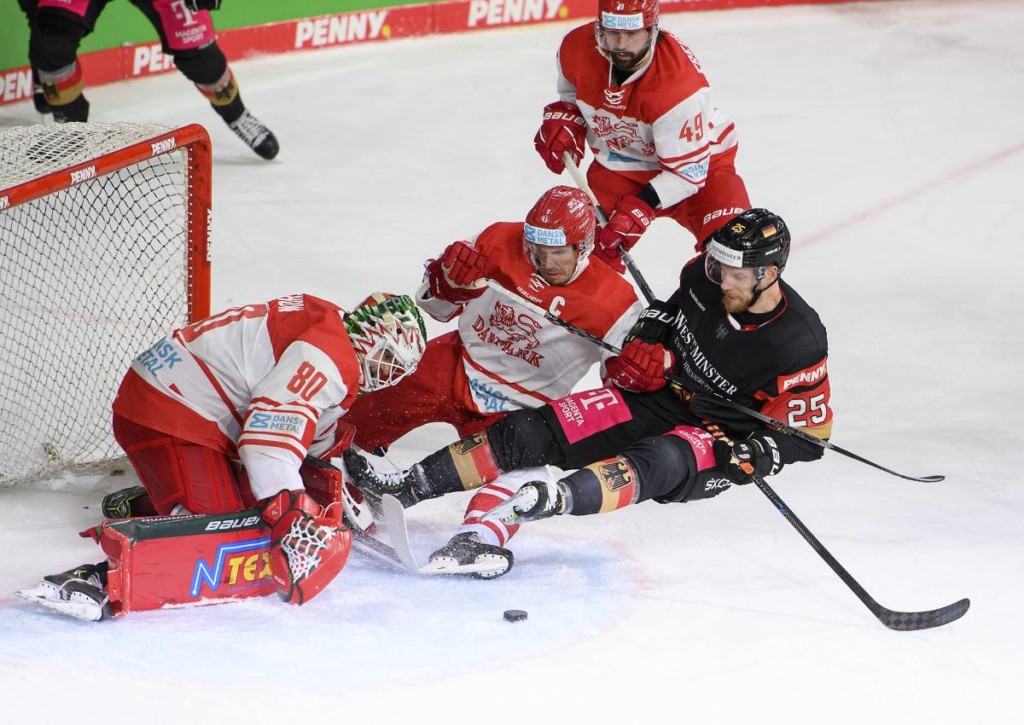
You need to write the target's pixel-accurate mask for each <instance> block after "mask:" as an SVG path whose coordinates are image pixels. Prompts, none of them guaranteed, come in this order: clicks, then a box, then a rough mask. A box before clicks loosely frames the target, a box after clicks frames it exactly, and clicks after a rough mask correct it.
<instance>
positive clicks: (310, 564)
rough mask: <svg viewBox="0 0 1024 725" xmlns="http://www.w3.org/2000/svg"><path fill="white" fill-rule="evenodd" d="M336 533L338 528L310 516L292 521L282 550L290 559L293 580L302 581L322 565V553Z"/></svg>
mask: <svg viewBox="0 0 1024 725" xmlns="http://www.w3.org/2000/svg"><path fill="white" fill-rule="evenodd" d="M335 534H337V529H335V528H333V527H330V526H321V525H320V524H318V523H316V522H315V521H313V519H312V518H310V517H309V516H299V517H298V518H297V519H296V520H295V521H293V522H292V527H291V529H290V530H289V531H288V533H287V534H286V535H285V536H284V537H283V538H282V539H281V550H282V551H283V552H284V555H285V558H286V559H287V560H288V571H289V572H290V573H291V575H292V581H293V582H299V581H302V580H303V579H305V578H306V577H307V576H309V574H310V572H312V571H313V570H314V569H316V567H317V566H319V565H320V562H321V561H322V556H321V555H322V554H323V552H324V551H326V550H327V547H328V545H329V544H330V542H331V540H332V539H333V538H334V536H335Z"/></svg>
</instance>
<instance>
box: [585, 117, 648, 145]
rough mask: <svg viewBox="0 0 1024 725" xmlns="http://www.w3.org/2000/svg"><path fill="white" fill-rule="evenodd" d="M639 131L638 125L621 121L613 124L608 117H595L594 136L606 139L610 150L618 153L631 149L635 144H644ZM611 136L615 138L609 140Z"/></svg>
mask: <svg viewBox="0 0 1024 725" xmlns="http://www.w3.org/2000/svg"><path fill="white" fill-rule="evenodd" d="M637 129H638V125H637V124H636V123H631V122H629V121H621V120H620V121H616V122H615V123H612V120H611V119H610V118H608V117H607V116H601V115H595V116H594V135H595V136H597V137H598V138H600V139H604V142H605V144H607V145H608V148H611V149H615V150H616V151H621V150H622V149H624V148H629V147H630V146H633V145H634V144H642V143H643V139H641V138H640V132H639V131H638V130H637ZM610 136H614V138H609V137H610Z"/></svg>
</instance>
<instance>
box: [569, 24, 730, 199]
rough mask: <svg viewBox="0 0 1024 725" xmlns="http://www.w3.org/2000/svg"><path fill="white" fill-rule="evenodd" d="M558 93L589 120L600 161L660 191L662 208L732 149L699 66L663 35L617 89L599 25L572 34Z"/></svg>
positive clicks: (695, 185) (692, 189) (691, 189)
mask: <svg viewBox="0 0 1024 725" xmlns="http://www.w3.org/2000/svg"><path fill="white" fill-rule="evenodd" d="M558 68H559V77H558V93H559V96H560V97H561V99H562V100H563V101H566V102H569V103H575V104H576V105H577V106H578V107H579V109H580V112H581V113H582V114H583V116H584V118H585V119H586V121H587V143H588V144H589V145H590V148H591V149H592V150H593V152H594V157H595V159H596V161H597V163H599V164H601V166H604V167H605V168H607V169H609V170H611V171H614V172H616V173H619V174H622V175H623V176H626V177H628V178H630V179H632V180H634V181H636V182H639V183H641V184H643V183H650V184H651V186H653V187H654V190H655V191H657V192H658V198H659V199H660V200H661V206H662V208H667V207H670V206H673V205H675V204H678V203H679V202H680V201H682V200H683V199H686V198H687V197H689V196H692V195H693V194H695V193H696V192H697V191H698V190H699V189H701V187H703V186H704V182H705V181H706V180H707V177H708V171H709V169H710V168H711V166H712V164H714V162H715V159H716V157H718V156H719V155H721V154H724V153H726V152H728V151H731V150H732V149H734V148H735V147H736V145H737V142H738V139H737V136H736V132H735V127H734V124H733V123H732V121H730V120H729V119H728V118H726V117H725V115H724V114H722V112H721V111H719V110H718V108H717V107H715V105H714V104H713V103H712V100H711V89H710V87H709V86H708V82H707V79H706V78H705V77H704V73H703V71H702V70H701V66H700V63H699V62H698V61H697V58H696V57H695V56H694V55H693V53H692V52H691V51H690V49H689V48H688V47H686V45H684V44H683V43H682V41H680V40H679V39H678V38H676V37H675V36H674V35H672V34H671V33H667V32H664V31H659V33H658V38H657V42H655V44H654V52H653V57H652V59H651V61H650V62H649V63H646V64H643V65H641V67H640V68H639V69H638V70H636V71H634V72H633V74H632V75H630V76H629V78H627V79H626V80H625V82H623V84H622V85H621V86H618V85H616V83H615V78H614V70H613V67H612V65H611V64H610V63H609V62H608V60H607V59H606V58H605V57H604V56H602V55H601V52H600V51H599V50H598V46H597V41H596V39H595V37H594V24H593V23H588V24H586V25H582V26H580V27H578V28H575V29H574V30H572V31H570V32H569V33H568V34H567V35H566V36H565V38H563V40H562V44H561V46H560V47H559V50H558Z"/></svg>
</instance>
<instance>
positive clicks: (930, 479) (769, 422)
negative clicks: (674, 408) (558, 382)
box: [487, 279, 946, 483]
mask: <svg viewBox="0 0 1024 725" xmlns="http://www.w3.org/2000/svg"><path fill="white" fill-rule="evenodd" d="M487 286H488V287H490V288H491V289H493V290H494V291H495V292H497V293H498V294H502V295H505V296H506V297H508V298H509V299H512V300H515V301H516V302H517V303H518V304H521V305H522V306H523V307H526V308H527V309H529V310H531V311H532V312H534V313H535V314H538V315H540V316H542V317H543V318H544V319H546V320H548V321H550V322H552V323H554V324H556V325H558V326H559V327H562V328H565V329H566V330H568V331H569V332H571V333H572V334H574V335H578V336H579V337H582V338H583V339H585V340H589V341H590V342H592V343H594V344H595V345H597V346H598V347H602V348H604V349H605V350H608V351H609V352H612V353H615V354H616V355H619V354H621V353H622V350H620V349H619V348H617V347H616V346H615V345H611V344H609V343H607V342H605V341H604V340H602V339H601V338H599V337H595V336H594V335H591V334H590V333H589V332H587V331H586V330H583V329H581V328H579V327H577V326H576V325H574V324H572V323H571V322H567V321H566V320H563V319H562V318H561V317H558V316H557V315H554V314H552V313H550V312H548V311H547V310H545V309H543V308H542V307H540V306H538V305H536V304H534V303H533V302H531V301H530V300H528V299H526V298H524V297H520V296H519V295H517V294H513V293H512V292H510V291H509V290H507V289H505V288H504V287H502V286H501V285H500V284H498V283H497V282H495V281H494V280H492V279H488V280H487ZM665 379H666V380H668V381H669V382H672V383H678V384H679V385H682V386H684V387H687V386H688V384H689V381H687V380H686V379H685V378H682V377H679V376H678V375H673V374H672V373H669V372H666V373H665ZM712 395H714V398H715V400H717V401H718V402H720V403H721V404H722V405H725V406H726V407H728V408H732V409H733V410H737V411H739V412H741V413H744V414H745V415H749V416H750V417H751V418H754V419H755V420H758V421H760V422H762V423H764V424H765V425H766V426H768V427H769V428H771V429H772V430H774V431H776V432H778V433H781V434H783V435H787V436H792V437H794V438H799V439H800V440H802V441H805V442H807V443H810V444H811V445H815V446H818V447H819V448H824V449H825V450H829V451H835V452H836V453H839V454H840V455H843V456H846V457H847V458H852V459H853V460H855V461H860V462H861V463H863V464H865V465H868V466H871V467H872V468H877V469H878V470H880V471H885V472H886V473H888V474H890V475H893V476H896V477H898V478H903V479H906V480H907V481H917V482H918V483H938V482H939V481H944V480H945V479H946V477H945V476H941V475H933V476H908V475H906V474H903V473H899V472H898V471H894V470H892V469H891V468H886V467H885V466H883V465H880V464H878V463H875V462H874V461H870V460H868V459H867V458H863V457H862V456H858V455H857V454H856V453H853V452H852V451H848V450H846V449H845V448H840V447H839V446H837V445H836V444H835V443H832V442H831V441H827V440H824V439H822V438H818V437H817V436H813V435H811V434H810V433H808V432H806V431H802V430H800V429H799V428H794V427H793V426H791V425H786V424H785V423H783V422H782V421H779V420H775V419H774V418H769V417H768V416H766V415H765V414H764V413H761V412H759V411H756V410H754V409H753V408H748V407H747V406H745V405H742V404H741V403H735V402H733V401H731V400H729V399H728V398H723V397H722V396H720V395H716V394H714V393H712Z"/></svg>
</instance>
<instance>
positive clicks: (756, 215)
mask: <svg viewBox="0 0 1024 725" xmlns="http://www.w3.org/2000/svg"><path fill="white" fill-rule="evenodd" d="M789 243H790V236H789V227H787V226H786V222H784V221H782V217H780V216H778V215H776V214H772V213H771V212H770V211H768V210H767V209H748V210H747V211H745V212H743V213H742V214H740V215H739V216H737V217H735V218H734V219H732V220H731V221H729V222H727V223H726V224H725V226H723V227H721V228H720V229H719V230H718V231H716V232H715V233H714V234H712V235H711V239H710V240H708V245H707V257H706V258H705V263H704V267H705V270H706V271H707V275H708V279H710V280H711V281H712V282H715V283H716V284H721V281H722V275H721V265H723V264H726V265H729V266H730V267H747V268H753V269H756V270H757V279H759V280H760V279H762V278H763V277H764V275H765V272H766V271H767V270H768V267H770V266H771V265H773V264H774V265H775V266H776V267H778V269H779V274H782V271H783V270H784V269H785V268H786V260H788V259H789Z"/></svg>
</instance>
